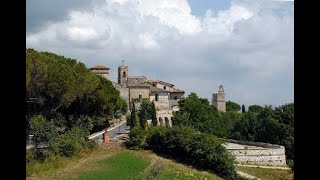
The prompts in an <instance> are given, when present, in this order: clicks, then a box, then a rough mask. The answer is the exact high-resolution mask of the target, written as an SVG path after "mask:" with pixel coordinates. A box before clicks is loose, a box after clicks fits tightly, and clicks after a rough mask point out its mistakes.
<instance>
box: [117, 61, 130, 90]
mask: <svg viewBox="0 0 320 180" xmlns="http://www.w3.org/2000/svg"><path fill="white" fill-rule="evenodd" d="M127 80H128V66H124V60H122V66H119V68H118V84H119V85H121V86H122V87H125V86H127Z"/></svg>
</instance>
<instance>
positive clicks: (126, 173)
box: [77, 151, 149, 180]
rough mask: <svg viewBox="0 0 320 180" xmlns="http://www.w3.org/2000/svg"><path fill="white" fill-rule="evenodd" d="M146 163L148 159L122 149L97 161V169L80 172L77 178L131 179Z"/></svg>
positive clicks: (87, 179)
mask: <svg viewBox="0 0 320 180" xmlns="http://www.w3.org/2000/svg"><path fill="white" fill-rule="evenodd" d="M148 164H149V159H146V158H142V157H141V156H135V155H132V154H131V153H129V152H127V151H124V152H120V153H118V154H116V155H114V156H112V157H109V158H106V159H102V160H100V161H98V162H97V166H98V167H99V169H98V170H96V171H90V172H84V173H81V174H79V176H78V178H77V179H86V180H90V179H93V180H95V179H105V180H108V179H110V180H116V179H119V180H123V179H131V178H132V177H135V176H137V175H138V174H139V173H140V172H141V171H143V170H144V169H145V168H146V167H147V166H148Z"/></svg>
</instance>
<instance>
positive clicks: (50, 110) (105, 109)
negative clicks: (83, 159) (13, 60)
mask: <svg viewBox="0 0 320 180" xmlns="http://www.w3.org/2000/svg"><path fill="white" fill-rule="evenodd" d="M26 67H27V68H26V98H27V114H26V124H27V127H26V131H27V135H29V134H32V135H34V137H33V140H34V143H35V145H36V147H37V146H39V145H41V146H42V147H43V148H41V149H38V148H36V149H35V150H34V151H35V152H33V155H32V156H29V157H33V158H34V160H38V161H41V162H43V161H45V159H46V158H54V157H56V156H72V155H74V154H76V153H77V152H79V151H80V150H81V149H84V148H87V145H88V141H87V140H86V136H87V135H89V134H90V133H94V132H97V131H100V130H102V129H104V128H106V127H107V126H108V120H111V119H112V118H114V116H115V112H117V111H121V112H123V113H126V111H127V107H126V106H127V104H126V102H125V101H124V100H123V99H121V98H120V96H119V94H120V93H119V91H118V90H116V89H115V88H114V87H113V85H112V82H111V81H109V80H108V79H106V78H103V77H101V76H97V75H95V74H93V73H91V72H90V70H89V69H87V68H86V66H85V65H84V64H83V63H81V62H79V61H77V60H75V59H70V58H66V57H63V56H59V55H57V54H54V53H50V52H38V51H36V50H34V49H27V50H26ZM46 147H47V148H46ZM29 160H30V159H29ZM28 162H29V161H28Z"/></svg>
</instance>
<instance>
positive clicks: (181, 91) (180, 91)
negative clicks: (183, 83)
mask: <svg viewBox="0 0 320 180" xmlns="http://www.w3.org/2000/svg"><path fill="white" fill-rule="evenodd" d="M170 92H172V93H184V91H183V90H180V89H176V88H171V89H170Z"/></svg>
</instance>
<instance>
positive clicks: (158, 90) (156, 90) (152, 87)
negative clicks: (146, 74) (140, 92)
mask: <svg viewBox="0 0 320 180" xmlns="http://www.w3.org/2000/svg"><path fill="white" fill-rule="evenodd" d="M150 90H151V92H169V91H168V90H166V89H162V88H157V87H154V86H150Z"/></svg>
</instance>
